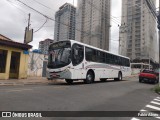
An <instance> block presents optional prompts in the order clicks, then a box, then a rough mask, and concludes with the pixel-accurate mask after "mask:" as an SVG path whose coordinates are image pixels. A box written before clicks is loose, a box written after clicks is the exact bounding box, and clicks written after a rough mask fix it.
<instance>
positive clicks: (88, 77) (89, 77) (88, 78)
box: [84, 71, 94, 84]
mask: <svg viewBox="0 0 160 120" xmlns="http://www.w3.org/2000/svg"><path fill="white" fill-rule="evenodd" d="M93 82H94V73H93V72H92V71H88V72H87V75H86V79H85V80H84V83H86V84H91V83H93Z"/></svg>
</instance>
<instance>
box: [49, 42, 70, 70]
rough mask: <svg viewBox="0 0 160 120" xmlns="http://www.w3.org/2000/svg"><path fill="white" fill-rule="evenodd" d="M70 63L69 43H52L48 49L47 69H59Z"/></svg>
mask: <svg viewBox="0 0 160 120" xmlns="http://www.w3.org/2000/svg"><path fill="white" fill-rule="evenodd" d="M70 63H71V44H70V42H58V43H54V44H52V45H51V46H50V48H49V59H48V68H52V69H56V68H61V67H64V66H66V65H69V64H70Z"/></svg>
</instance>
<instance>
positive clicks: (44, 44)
mask: <svg viewBox="0 0 160 120" xmlns="http://www.w3.org/2000/svg"><path fill="white" fill-rule="evenodd" d="M52 43H54V40H52V39H45V40H43V41H40V42H39V50H40V52H41V53H42V54H45V55H48V50H49V46H50V45H51V44H52Z"/></svg>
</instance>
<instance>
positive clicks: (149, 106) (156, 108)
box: [146, 105, 160, 111]
mask: <svg viewBox="0 0 160 120" xmlns="http://www.w3.org/2000/svg"><path fill="white" fill-rule="evenodd" d="M146 107H148V108H151V109H154V110H159V111H160V108H159V107H155V106H152V105H146Z"/></svg>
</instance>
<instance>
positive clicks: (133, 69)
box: [131, 68, 141, 75]
mask: <svg viewBox="0 0 160 120" xmlns="http://www.w3.org/2000/svg"><path fill="white" fill-rule="evenodd" d="M140 71H141V69H136V68H132V73H131V74H132V75H136V74H139V73H140Z"/></svg>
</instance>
